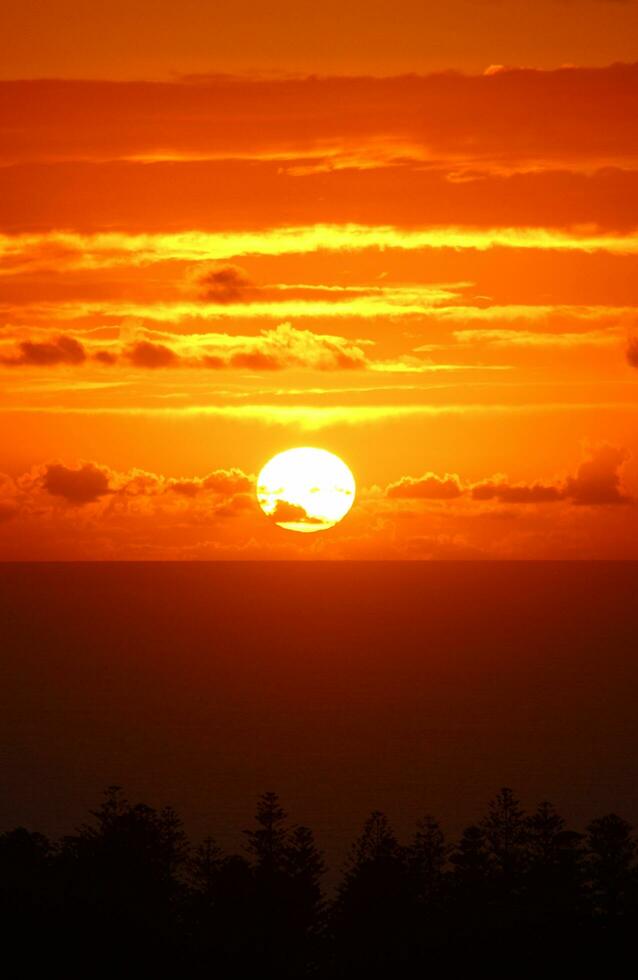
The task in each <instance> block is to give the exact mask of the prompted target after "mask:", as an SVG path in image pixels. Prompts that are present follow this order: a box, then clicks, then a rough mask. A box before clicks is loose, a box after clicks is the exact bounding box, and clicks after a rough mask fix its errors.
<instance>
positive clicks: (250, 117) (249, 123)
mask: <svg viewBox="0 0 638 980" xmlns="http://www.w3.org/2000/svg"><path fill="white" fill-rule="evenodd" d="M637 89H638V65H631V64H630V65H622V64H617V65H611V66H605V67H599V68H579V67H570V68H559V69H554V70H541V69H531V68H511V69H508V70H500V71H496V72H492V73H490V74H481V75H462V74H460V73H458V72H445V73H438V74H430V75H420V76H419V75H405V76H402V77H396V78H392V77H388V78H373V77H345V76H344V77H325V78H317V77H312V78H279V79H272V78H246V77H229V76H209V77H199V78H197V79H191V80H188V79H186V80H182V81H174V82H162V83H153V82H119V83H113V82H100V81H80V80H78V81H71V80H64V81H62V80H33V81H4V82H2V83H1V88H0V101H2V104H3V106H5V112H4V118H5V123H4V127H5V129H4V133H2V136H3V137H4V138H3V139H2V147H3V151H2V158H3V160H4V162H16V161H25V162H27V161H29V162H36V161H39V162H52V161H65V160H66V161H69V160H73V161H127V160H129V161H130V160H133V161H141V162H145V163H148V162H149V161H161V160H165V161H180V160H182V161H184V160H185V161H190V162H191V164H195V165H197V162H198V161H199V162H200V163H202V162H206V161H214V160H219V159H228V158H233V159H243V160H245V161H252V160H264V159H265V160H268V159H269V160H274V161H281V160H282V159H288V160H290V161H291V165H293V166H295V167H297V168H298V167H299V165H300V164H302V165H303V164H306V165H307V164H313V163H315V164H317V165H319V166H321V167H323V169H324V170H325V169H326V167H335V166H340V165H344V164H345V165H348V164H349V165H350V167H351V168H357V169H359V170H363V172H365V169H364V168H365V167H366V166H370V165H375V164H377V165H378V164H379V163H388V162H392V161H393V160H394V161H396V160H405V159H413V160H417V161H424V160H427V161H428V162H429V163H431V162H432V161H433V160H434V161H437V160H438V161H450V162H452V163H454V164H455V165H456V166H457V167H458V166H459V164H465V165H474V166H476V165H478V164H495V165H499V166H501V167H502V166H504V165H507V164H509V165H510V166H511V165H515V164H516V165H518V166H523V165H529V164H531V163H538V162H539V161H541V162H545V163H547V162H556V161H568V162H572V161H578V162H581V161H583V160H585V161H599V160H602V161H606V162H610V160H617V159H622V158H624V157H627V156H629V157H631V156H632V155H633V156H634V157H635V149H636V147H635V140H634V132H633V129H632V125H631V123H632V119H633V113H634V108H635V98H636V91H637ZM521 105H524V106H525V112H521ZM43 106H46V112H44V111H43V110H42V107H43ZM51 119H55V120H56V126H55V130H54V131H53V130H52V127H51ZM592 119H604V120H605V125H604V126H598V127H592V125H591V120H592ZM238 120H240V123H239V124H238ZM264 120H267V121H268V124H267V125H264ZM195 173H197V171H196V170H195ZM191 182H193V178H191ZM141 183H143V181H141ZM211 190H213V191H214V190H216V191H217V195H216V196H217V197H218V198H219V200H220V202H221V204H223V205H226V204H227V202H226V200H225V198H226V196H227V195H226V190H225V188H224V187H223V186H222V187H221V188H219V187H217V188H211ZM237 196H238V197H239V195H237ZM111 197H112V195H111ZM231 200H232V199H231ZM232 203H235V202H234V200H232Z"/></svg>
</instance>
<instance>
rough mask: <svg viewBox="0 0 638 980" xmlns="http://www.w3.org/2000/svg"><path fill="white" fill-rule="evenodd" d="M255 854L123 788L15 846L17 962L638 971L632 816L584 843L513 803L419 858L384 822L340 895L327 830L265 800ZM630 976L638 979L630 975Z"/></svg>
mask: <svg viewBox="0 0 638 980" xmlns="http://www.w3.org/2000/svg"><path fill="white" fill-rule="evenodd" d="M243 833H244V837H245V848H244V853H242V854H225V853H224V852H223V851H222V849H221V848H220V847H219V846H218V845H217V843H216V841H215V840H214V839H213V838H210V837H209V838H206V839H205V840H204V841H203V842H201V843H200V844H199V845H197V846H193V845H192V844H191V843H190V842H189V840H188V838H187V837H186V835H185V833H184V831H183V827H182V824H181V821H180V819H179V817H178V815H177V814H176V813H175V811H174V810H172V809H171V808H164V809H162V810H159V811H158V810H155V809H153V808H152V807H149V806H148V805H146V804H142V803H138V804H131V803H129V802H128V801H127V800H126V799H125V798H124V796H123V794H122V792H121V790H119V789H118V788H116V787H111V788H110V789H109V790H108V791H107V793H106V797H105V799H104V801H103V802H102V804H101V805H100V806H99V807H98V808H96V809H95V810H93V811H92V812H91V814H90V819H89V820H88V821H87V822H85V823H84V824H82V825H81V826H80V827H79V828H78V830H77V831H76V832H75V833H74V834H72V835H67V836H66V837H64V838H63V839H61V840H59V841H56V842H51V841H49V840H48V839H47V838H46V837H45V836H43V835H41V834H39V833H37V832H29V831H28V830H26V829H25V828H16V829H15V830H13V831H10V832H8V833H4V834H2V835H0V922H1V925H2V929H3V942H2V952H3V957H4V958H5V962H7V961H11V959H12V958H13V957H15V958H16V959H15V962H18V961H19V962H20V968H21V975H24V973H27V974H28V973H29V972H30V971H31V970H32V969H33V968H34V967H35V968H44V969H45V970H46V972H47V974H48V973H49V972H50V971H51V970H53V971H54V972H55V973H57V972H58V971H59V970H60V969H62V970H64V971H65V975H66V976H76V975H83V976H87V975H96V974H98V975H102V971H108V972H110V973H111V972H114V971H117V973H118V975H124V976H149V977H151V976H156V975H158V974H160V975H172V974H174V973H177V972H178V973H179V975H180V976H182V977H208V976H219V977H233V978H234V977H237V978H239V977H244V976H255V975H259V976H263V977H290V978H295V977H310V976H312V977H318V978H326V980H327V978H347V977H370V976H374V977H387V976H397V977H408V976H413V975H428V974H431V973H434V972H435V973H436V974H437V975H440V974H444V975H452V976H459V977H460V976H462V975H465V974H466V973H467V972H468V971H472V972H474V971H476V970H477V969H478V970H479V971H481V972H482V971H483V970H485V971H487V970H489V971H490V973H491V974H494V973H496V974H497V975H502V976H505V975H517V976H533V975H537V974H538V973H539V972H541V973H542V972H546V971H548V970H555V969H556V968H559V969H565V970H568V971H569V973H568V975H569V976H573V975H575V974H576V973H581V972H582V973H583V974H584V975H592V971H595V973H597V972H598V971H604V973H605V975H608V974H609V973H611V975H612V976H616V975H618V973H617V971H618V970H620V969H621V967H622V962H623V957H628V958H629V960H628V962H630V961H631V960H632V959H633V955H634V948H635V934H636V928H637V927H638V865H637V864H636V841H635V839H634V837H633V833H632V828H631V826H630V824H628V823H627V822H626V821H625V820H623V819H622V818H621V817H620V816H618V815H616V814H606V815H604V816H602V817H599V818H596V819H594V820H592V821H591V822H590V823H589V824H588V825H587V827H586V830H585V833H577V832H575V831H573V830H571V829H570V828H569V827H568V826H567V825H566V824H565V821H564V820H563V818H562V817H561V816H560V815H559V814H558V813H557V811H556V810H555V808H554V807H553V806H552V805H551V804H550V803H547V802H543V803H541V804H540V805H539V806H538V807H537V808H536V809H535V810H534V811H533V812H532V813H530V814H526V813H524V812H523V810H522V809H521V807H520V805H519V801H518V800H517V799H516V797H515V796H514V794H513V793H512V791H511V790H509V789H507V788H504V789H502V790H501V791H500V792H499V793H498V794H497V795H496V796H495V797H494V799H493V800H491V802H490V803H489V805H488V808H487V812H486V813H485V814H484V815H483V817H482V818H481V819H480V820H479V821H478V822H477V823H475V824H472V825H470V826H468V827H466V828H465V830H464V831H463V833H462V834H461V836H460V838H459V839H458V840H457V841H455V842H448V841H447V840H446V838H445V836H444V833H443V830H442V829H441V827H440V825H439V824H438V822H437V821H436V820H435V818H434V817H432V816H431V815H424V816H423V817H422V818H421V819H420V820H419V821H418V823H417V825H416V828H415V829H414V832H413V834H412V836H411V839H410V840H409V841H407V842H404V843H401V842H399V840H398V839H397V837H396V836H395V834H394V832H393V829H392V827H391V826H390V824H389V822H388V819H387V817H386V815H385V814H383V813H382V812H380V811H373V812H372V813H371V814H370V815H369V816H368V818H367V820H366V821H365V823H364V826H363V828H362V831H361V833H360V834H359V836H358V837H357V838H356V840H355V841H354V842H353V843H352V844H351V846H350V849H349V852H348V855H347V858H346V861H345V863H344V866H343V868H342V870H341V874H340V877H339V879H338V883H337V886H336V889H335V890H334V892H333V893H332V894H331V895H330V896H326V894H325V892H324V890H323V888H322V877H323V873H324V871H325V865H324V861H323V856H322V854H321V852H320V850H319V849H318V848H317V846H316V843H315V839H314V835H313V832H312V830H311V829H310V828H308V827H305V826H300V825H294V824H290V823H289V822H288V820H287V814H286V813H285V811H284V810H283V809H282V806H281V804H280V801H279V799H278V797H277V796H276V794H275V793H272V792H268V793H265V794H263V795H262V796H261V797H260V799H259V801H258V805H257V812H256V815H255V820H254V822H253V825H252V826H251V827H249V828H246V829H245V830H244V831H243ZM623 972H624V971H623Z"/></svg>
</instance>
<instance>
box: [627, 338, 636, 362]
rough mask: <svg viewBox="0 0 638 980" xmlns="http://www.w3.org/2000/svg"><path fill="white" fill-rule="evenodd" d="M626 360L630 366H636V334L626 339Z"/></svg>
mask: <svg viewBox="0 0 638 980" xmlns="http://www.w3.org/2000/svg"><path fill="white" fill-rule="evenodd" d="M626 353H627V361H628V362H629V364H631V366H632V367H635V368H638V334H634V335H632V336H631V337H630V338H629V340H628V341H627V351H626Z"/></svg>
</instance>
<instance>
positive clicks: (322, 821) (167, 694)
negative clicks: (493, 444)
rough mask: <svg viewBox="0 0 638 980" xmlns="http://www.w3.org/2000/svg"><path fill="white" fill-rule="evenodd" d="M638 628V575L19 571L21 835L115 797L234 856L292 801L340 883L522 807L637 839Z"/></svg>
mask: <svg viewBox="0 0 638 980" xmlns="http://www.w3.org/2000/svg"><path fill="white" fill-rule="evenodd" d="M637 610H638V564H635V563H605V562H598V563H512V564H510V563H476V564H473V563H442V564H436V563H423V564H421V563H416V562H410V563H317V564H306V563H297V564H292V563H290V564H289V563H218V564H202V563H198V564H177V563H175V564H4V565H0V773H1V780H2V794H1V797H0V829H8V828H9V827H12V826H15V825H16V824H18V823H21V824H25V825H27V826H29V827H31V828H33V829H42V830H44V831H45V832H49V833H52V834H59V833H63V832H70V831H71V830H72V829H73V828H74V827H75V826H77V825H78V824H79V823H80V822H81V821H82V820H84V819H85V818H86V816H87V811H88V809H89V808H92V807H94V806H95V805H96V804H97V803H99V801H100V799H101V794H102V791H103V789H104V788H105V787H106V786H107V785H109V784H112V783H116V784H119V785H121V786H123V787H124V789H125V790H126V792H127V795H128V797H129V799H131V800H132V801H135V802H137V801H138V800H143V801H144V802H148V803H150V804H152V805H162V804H164V803H170V804H172V805H174V806H175V807H176V808H177V810H178V811H179V812H180V814H181V815H182V816H183V818H184V821H185V823H186V826H187V829H188V830H189V832H191V833H192V834H193V836H195V837H197V836H200V835H201V836H203V835H204V834H205V833H208V832H210V833H212V834H213V835H215V836H217V838H218V839H219V841H220V843H222V844H224V845H225V846H228V847H233V846H238V845H240V843H241V833H240V830H241V828H242V827H246V826H248V825H249V823H250V820H251V816H252V813H253V810H254V804H255V800H256V797H257V795H258V794H259V793H261V792H262V791H264V790H267V789H273V790H275V791H277V792H278V793H279V794H280V796H281V797H282V801H283V803H284V805H285V807H286V808H287V810H288V811H289V813H290V816H291V818H292V819H293V820H295V821H297V822H304V823H308V824H309V825H310V826H312V827H313V828H314V829H315V831H316V833H317V837H318V839H319V842H320V844H321V845H322V846H323V847H324V848H325V850H326V852H327V855H328V857H329V858H330V859H331V861H332V862H333V863H337V862H338V860H339V859H340V858H341V856H342V854H343V851H344V847H345V845H346V843H347V842H348V841H349V839H350V838H351V837H352V836H353V835H354V834H355V833H356V832H358V830H359V828H360V826H361V824H362V822H363V820H364V818H365V816H366V815H367V813H368V812H369V811H370V810H371V809H373V808H379V809H382V810H384V811H386V812H387V814H388V816H389V817H390V819H391V821H392V822H393V824H394V825H395V828H396V829H397V831H398V832H399V833H400V834H401V835H407V834H409V833H410V831H411V829H412V826H413V824H414V822H415V820H416V819H417V818H418V817H419V816H421V815H422V814H424V813H425V812H431V813H434V814H435V815H436V816H438V817H439V818H440V819H441V820H442V821H443V822H444V824H445V825H446V827H447V828H449V830H450V832H451V833H456V832H457V831H458V830H459V829H460V828H461V827H462V826H463V825H464V824H465V823H467V822H469V821H471V820H473V819H476V818H477V817H478V816H480V814H481V812H482V810H483V808H484V806H485V803H486V802H487V800H488V799H489V798H490V797H491V796H492V795H493V794H494V793H495V792H496V791H497V790H498V788H499V787H501V786H503V785H509V786H511V787H512V788H514V790H515V791H516V792H517V793H518V794H519V796H520V797H521V798H522V801H523V803H524V804H525V805H526V806H533V805H535V803H536V802H538V801H539V800H540V799H544V798H548V799H550V800H552V801H553V802H554V803H556V804H557V805H558V806H559V807H560V808H561V810H562V811H563V812H564V814H565V815H566V816H567V817H568V818H569V819H570V820H571V821H572V822H573V823H574V824H575V825H576V826H577V827H582V826H583V825H584V823H585V822H586V821H587V820H588V819H589V818H591V817H592V816H595V815H599V814H601V813H603V812H605V811H608V810H612V809H613V810H616V811H618V812H620V813H621V814H622V815H623V816H625V817H627V818H628V819H630V820H633V821H636V822H638V779H637V776H638V771H637V769H638V765H637V763H638V642H637V636H638V630H637V627H638V614H637Z"/></svg>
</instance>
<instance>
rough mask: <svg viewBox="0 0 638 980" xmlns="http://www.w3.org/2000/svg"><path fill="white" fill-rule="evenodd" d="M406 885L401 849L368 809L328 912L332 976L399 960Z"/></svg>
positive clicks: (407, 906) (406, 923)
mask: <svg viewBox="0 0 638 980" xmlns="http://www.w3.org/2000/svg"><path fill="white" fill-rule="evenodd" d="M410 884H411V882H410V875H409V871H408V864H407V855H406V851H405V849H404V848H403V847H401V845H400V844H399V842H398V840H397V838H396V837H395V835H394V831H393V830H392V828H391V826H390V824H389V822H388V819H387V817H386V815H385V814H384V813H382V812H381V811H379V810H374V811H373V812H372V813H371V814H370V816H369V817H368V818H367V820H366V821H365V824H364V827H363V831H362V833H361V834H360V836H359V837H358V838H357V839H356V840H355V842H354V843H353V845H352V846H351V848H350V851H349V853H348V856H347V859H346V863H345V871H344V875H343V878H342V880H341V882H340V884H339V887H338V890H337V896H336V900H335V902H334V905H333V909H332V927H333V934H334V936H335V944H336V948H335V956H336V961H335V972H336V973H337V975H338V976H341V975H343V976H349V975H351V971H352V969H353V968H354V967H355V965H356V966H358V967H359V968H365V969H366V970H367V971H368V972H369V973H370V972H373V973H374V971H379V972H383V971H384V970H387V969H389V968H390V966H391V965H392V964H394V965H396V964H397V962H400V961H401V959H402V955H403V953H402V950H403V951H404V950H405V949H406V948H407V947H406V945H405V942H404V940H405V937H406V930H409V928H410V924H411V922H412V920H413V906H412V894H411V888H410ZM374 975H376V973H375V974H374Z"/></svg>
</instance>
